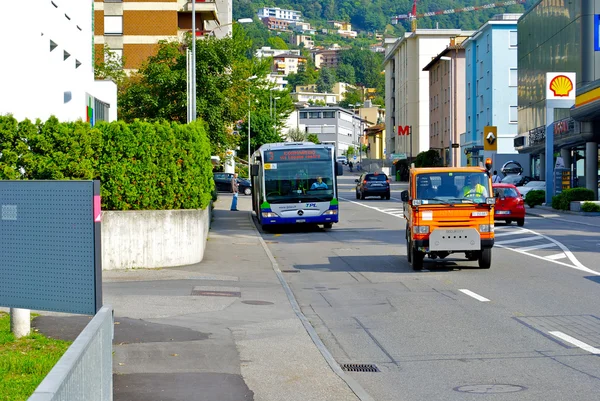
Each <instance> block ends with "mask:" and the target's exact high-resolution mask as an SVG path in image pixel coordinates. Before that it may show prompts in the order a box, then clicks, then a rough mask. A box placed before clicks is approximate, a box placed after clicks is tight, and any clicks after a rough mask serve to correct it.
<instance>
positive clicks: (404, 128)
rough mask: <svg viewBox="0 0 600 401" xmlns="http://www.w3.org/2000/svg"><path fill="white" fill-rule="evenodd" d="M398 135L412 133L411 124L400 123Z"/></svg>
mask: <svg viewBox="0 0 600 401" xmlns="http://www.w3.org/2000/svg"><path fill="white" fill-rule="evenodd" d="M398 135H410V125H399V126H398Z"/></svg>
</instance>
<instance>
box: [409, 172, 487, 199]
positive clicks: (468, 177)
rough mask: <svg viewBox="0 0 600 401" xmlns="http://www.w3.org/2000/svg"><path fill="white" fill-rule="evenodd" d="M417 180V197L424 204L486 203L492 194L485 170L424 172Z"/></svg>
mask: <svg viewBox="0 0 600 401" xmlns="http://www.w3.org/2000/svg"><path fill="white" fill-rule="evenodd" d="M416 180H417V185H416V188H417V193H416V199H421V200H422V201H423V203H424V204H437V203H440V204H441V203H443V204H447V203H485V202H486V199H485V198H487V197H489V196H492V195H491V191H490V187H489V179H488V176H487V174H485V173H483V172H481V173H474V172H467V173H464V172H439V173H423V174H418V175H417V176H416Z"/></svg>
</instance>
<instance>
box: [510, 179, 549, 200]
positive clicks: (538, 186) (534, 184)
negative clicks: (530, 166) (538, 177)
mask: <svg viewBox="0 0 600 401" xmlns="http://www.w3.org/2000/svg"><path fill="white" fill-rule="evenodd" d="M533 189H535V190H541V191H545V190H546V181H529V182H528V183H527V184H525V185H523V186H517V190H519V193H520V194H521V196H522V197H523V198H524V197H525V196H527V192H529V191H531V190H533Z"/></svg>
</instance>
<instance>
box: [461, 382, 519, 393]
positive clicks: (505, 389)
mask: <svg viewBox="0 0 600 401" xmlns="http://www.w3.org/2000/svg"><path fill="white" fill-rule="evenodd" d="M526 389H527V387H524V386H517V385H515V384H470V385H466V386H459V387H455V388H454V391H459V392H461V393H471V394H499V393H516V392H518V391H523V390H526Z"/></svg>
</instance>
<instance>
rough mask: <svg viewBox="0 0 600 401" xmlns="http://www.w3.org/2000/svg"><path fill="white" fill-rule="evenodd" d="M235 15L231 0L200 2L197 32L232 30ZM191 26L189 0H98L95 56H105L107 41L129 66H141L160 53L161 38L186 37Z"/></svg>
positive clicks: (198, 33)
mask: <svg viewBox="0 0 600 401" xmlns="http://www.w3.org/2000/svg"><path fill="white" fill-rule="evenodd" d="M231 16H232V14H231V0H206V1H202V2H196V30H197V32H196V36H204V35H209V34H214V35H215V36H217V37H223V36H225V35H228V34H230V33H231V23H232V19H231ZM218 24H220V25H222V26H223V27H222V28H217V26H218ZM191 30H192V2H191V1H188V0H163V1H147V2H140V1H136V0H123V1H108V0H107V1H94V52H95V57H96V59H97V60H98V59H99V58H100V59H101V57H102V56H103V48H104V45H105V44H106V45H108V46H109V47H110V49H111V50H112V51H114V52H115V53H116V54H118V55H119V56H120V57H122V58H123V59H124V60H125V65H124V68H125V69H126V70H132V69H137V68H139V67H140V65H141V64H142V62H144V61H145V60H146V59H147V58H148V57H149V56H151V55H154V54H156V50H157V49H158V42H159V41H160V40H182V39H183V37H184V35H185V33H187V32H191Z"/></svg>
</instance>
